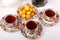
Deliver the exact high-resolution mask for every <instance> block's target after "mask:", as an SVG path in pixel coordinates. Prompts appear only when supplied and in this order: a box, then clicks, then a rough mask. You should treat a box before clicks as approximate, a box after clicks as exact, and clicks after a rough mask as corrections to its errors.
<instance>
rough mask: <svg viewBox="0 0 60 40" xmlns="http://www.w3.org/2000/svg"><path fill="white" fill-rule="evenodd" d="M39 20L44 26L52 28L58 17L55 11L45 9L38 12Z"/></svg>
mask: <svg viewBox="0 0 60 40" xmlns="http://www.w3.org/2000/svg"><path fill="white" fill-rule="evenodd" d="M39 20H41V21H42V23H43V24H44V25H47V26H53V25H55V24H56V23H57V22H58V21H59V15H58V13H57V12H56V11H55V10H53V9H47V10H44V11H42V12H40V14H39Z"/></svg>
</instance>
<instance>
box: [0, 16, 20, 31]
mask: <svg viewBox="0 0 60 40" xmlns="http://www.w3.org/2000/svg"><path fill="white" fill-rule="evenodd" d="M14 16H15V17H16V22H14V23H6V21H5V16H4V17H3V18H2V19H1V21H0V27H1V28H2V29H3V30H4V31H7V32H16V31H18V30H19V27H18V25H20V23H21V22H19V21H20V19H19V18H18V16H16V15H14ZM18 20H19V21H18Z"/></svg>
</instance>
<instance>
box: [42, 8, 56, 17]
mask: <svg viewBox="0 0 60 40" xmlns="http://www.w3.org/2000/svg"><path fill="white" fill-rule="evenodd" d="M47 10H51V11H53V12H54V13H55V14H54V16H55V15H56V11H55V9H46V10H44V11H43V13H44V15H45V16H47V15H46V14H45V11H47ZM54 16H52V17H54ZM47 17H49V16H47ZM49 18H50V17H49Z"/></svg>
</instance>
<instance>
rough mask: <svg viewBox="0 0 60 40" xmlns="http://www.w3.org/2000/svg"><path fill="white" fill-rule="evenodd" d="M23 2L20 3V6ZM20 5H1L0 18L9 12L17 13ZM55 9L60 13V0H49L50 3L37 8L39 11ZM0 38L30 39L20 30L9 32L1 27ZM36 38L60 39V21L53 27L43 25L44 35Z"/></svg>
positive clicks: (28, 0)
mask: <svg viewBox="0 0 60 40" xmlns="http://www.w3.org/2000/svg"><path fill="white" fill-rule="evenodd" d="M24 2H27V3H31V1H30V0H27V1H26V0H24ZM20 4H21V3H19V4H18V6H19V5H20ZM18 6H14V7H0V19H1V18H2V17H3V16H5V15H7V14H17V12H16V11H17V9H18ZM48 8H51V9H55V10H56V11H57V12H58V14H59V15H60V0H48V3H47V4H46V5H45V6H44V7H39V8H37V9H38V11H39V12H40V11H42V10H43V9H48ZM0 40H29V39H26V38H25V37H24V36H23V35H22V34H21V32H20V31H18V32H14V33H9V32H5V31H3V30H2V29H1V28H0ZM36 40H60V21H59V22H58V23H57V24H56V25H54V26H53V27H47V26H43V35H42V36H41V38H39V39H36Z"/></svg>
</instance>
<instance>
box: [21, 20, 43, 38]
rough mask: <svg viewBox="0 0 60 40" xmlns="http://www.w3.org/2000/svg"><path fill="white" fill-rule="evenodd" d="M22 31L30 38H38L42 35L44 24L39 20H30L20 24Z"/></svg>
mask: <svg viewBox="0 0 60 40" xmlns="http://www.w3.org/2000/svg"><path fill="white" fill-rule="evenodd" d="M20 30H21V33H22V34H23V36H24V37H26V38H28V39H36V38H38V37H40V36H41V33H42V26H41V24H40V23H39V22H38V21H35V20H29V21H26V22H23V23H22V25H21V26H20Z"/></svg>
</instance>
